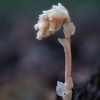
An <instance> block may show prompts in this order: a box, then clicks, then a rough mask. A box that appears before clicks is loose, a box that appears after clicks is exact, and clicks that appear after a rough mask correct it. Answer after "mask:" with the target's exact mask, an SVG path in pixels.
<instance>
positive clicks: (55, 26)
mask: <svg viewBox="0 0 100 100" xmlns="http://www.w3.org/2000/svg"><path fill="white" fill-rule="evenodd" d="M68 16H69V14H68V11H67V9H66V8H65V7H64V6H63V5H61V4H60V3H58V6H55V5H53V6H52V8H51V9H50V10H47V11H43V14H41V15H39V21H38V23H37V24H36V25H35V26H34V28H35V30H39V31H38V33H37V39H38V40H41V39H42V38H44V37H47V36H49V35H51V34H54V33H55V32H56V31H58V30H59V29H60V27H61V25H62V21H63V20H64V19H66V18H67V17H68Z"/></svg>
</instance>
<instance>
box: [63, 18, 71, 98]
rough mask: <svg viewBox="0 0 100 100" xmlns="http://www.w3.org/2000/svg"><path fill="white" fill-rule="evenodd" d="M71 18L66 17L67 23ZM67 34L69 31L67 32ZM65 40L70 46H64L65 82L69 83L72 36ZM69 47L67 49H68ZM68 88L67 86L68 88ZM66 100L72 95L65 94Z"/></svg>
mask: <svg viewBox="0 0 100 100" xmlns="http://www.w3.org/2000/svg"><path fill="white" fill-rule="evenodd" d="M70 22H71V20H70V17H69V16H68V17H67V19H66V24H67V25H68V24H70ZM66 34H67V33H66ZM65 40H66V41H67V43H68V45H66V46H69V49H68V47H65V48H64V52H65V83H67V80H68V77H69V76H71V67H72V64H71V63H72V62H71V48H70V44H71V43H70V37H65ZM66 49H67V50H66ZM66 90H67V88H66ZM64 100H71V95H70V96H67V95H65V97H64Z"/></svg>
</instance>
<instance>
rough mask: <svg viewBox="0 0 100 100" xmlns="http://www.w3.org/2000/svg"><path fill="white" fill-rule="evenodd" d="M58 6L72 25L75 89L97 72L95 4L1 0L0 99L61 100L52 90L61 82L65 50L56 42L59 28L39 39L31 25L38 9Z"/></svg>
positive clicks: (93, 0)
mask: <svg viewBox="0 0 100 100" xmlns="http://www.w3.org/2000/svg"><path fill="white" fill-rule="evenodd" d="M59 2H60V3H62V5H64V6H65V7H66V8H67V9H68V11H69V14H70V17H71V19H72V22H73V23H74V25H75V27H76V31H75V35H74V36H72V39H71V43H72V44H71V48H72V77H73V82H74V84H75V86H79V85H81V84H83V83H84V82H86V81H87V80H89V79H91V78H92V76H93V75H95V74H96V73H97V71H98V67H99V66H98V65H99V64H100V0H61V1H59V0H0V100H60V99H61V98H59V97H58V96H57V95H56V92H55V90H56V89H55V88H56V83H57V81H62V82H64V68H65V66H64V65H65V60H64V59H65V58H64V52H63V47H62V46H61V45H60V44H59V43H58V41H57V38H58V37H61V38H63V37H64V36H63V32H62V31H63V29H62V28H61V29H60V31H58V32H56V34H54V35H51V36H50V37H48V38H45V39H43V40H41V41H38V40H37V39H36V33H37V31H35V30H34V27H33V26H34V24H36V23H37V21H38V15H39V14H42V11H43V10H48V9H50V8H51V7H52V5H53V4H55V5H57V4H58V3H59ZM75 100H76V99H75ZM77 100H78V99H77ZM80 100H81V99H80ZM82 100H83V99H82ZM85 100H86V99H85ZM87 100H89V99H87ZM92 100H93V99H92Z"/></svg>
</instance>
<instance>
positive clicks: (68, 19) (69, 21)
mask: <svg viewBox="0 0 100 100" xmlns="http://www.w3.org/2000/svg"><path fill="white" fill-rule="evenodd" d="M65 21H66V24H67V25H68V24H69V23H71V19H70V16H69V15H68V16H67V17H66V19H65Z"/></svg>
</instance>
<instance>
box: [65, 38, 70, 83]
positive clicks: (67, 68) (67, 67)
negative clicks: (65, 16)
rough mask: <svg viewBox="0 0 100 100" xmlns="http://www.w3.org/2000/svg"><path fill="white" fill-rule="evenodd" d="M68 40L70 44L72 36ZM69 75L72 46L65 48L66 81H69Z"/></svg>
mask: <svg viewBox="0 0 100 100" xmlns="http://www.w3.org/2000/svg"><path fill="white" fill-rule="evenodd" d="M66 41H67V42H68V44H69V46H70V38H67V39H66ZM66 51H67V52H66ZM69 76H71V49H70V48H69V50H65V83H67V79H68V77H69Z"/></svg>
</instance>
